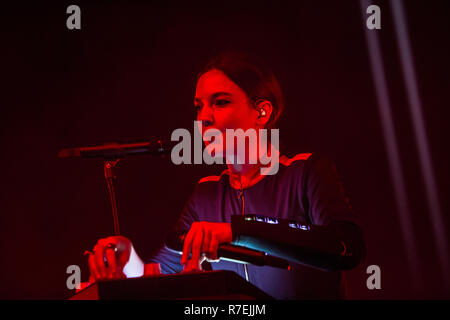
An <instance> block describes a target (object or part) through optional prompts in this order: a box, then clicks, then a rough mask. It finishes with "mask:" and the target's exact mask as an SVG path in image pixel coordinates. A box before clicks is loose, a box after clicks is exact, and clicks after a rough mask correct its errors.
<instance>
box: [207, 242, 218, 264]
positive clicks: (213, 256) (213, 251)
mask: <svg viewBox="0 0 450 320" xmlns="http://www.w3.org/2000/svg"><path fill="white" fill-rule="evenodd" d="M218 248H219V242H218V241H217V239H216V238H213V239H212V240H211V242H210V244H209V248H208V258H209V259H210V260H217V249H218Z"/></svg>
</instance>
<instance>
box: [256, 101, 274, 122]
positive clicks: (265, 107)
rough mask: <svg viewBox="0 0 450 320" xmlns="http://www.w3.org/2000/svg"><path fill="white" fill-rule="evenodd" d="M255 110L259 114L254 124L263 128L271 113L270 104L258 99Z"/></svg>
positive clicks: (271, 107)
mask: <svg viewBox="0 0 450 320" xmlns="http://www.w3.org/2000/svg"><path fill="white" fill-rule="evenodd" d="M255 108H256V110H257V111H258V112H259V115H258V118H257V119H256V124H257V125H260V126H261V127H263V128H264V127H265V126H266V124H267V123H268V122H269V119H270V116H271V115H272V112H273V106H272V103H271V102H270V101H269V100H265V99H259V100H257V101H256V102H255Z"/></svg>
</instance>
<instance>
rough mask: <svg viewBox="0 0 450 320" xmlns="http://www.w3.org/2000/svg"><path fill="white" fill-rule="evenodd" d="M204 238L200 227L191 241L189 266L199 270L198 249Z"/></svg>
mask: <svg viewBox="0 0 450 320" xmlns="http://www.w3.org/2000/svg"><path fill="white" fill-rule="evenodd" d="M203 238H204V232H203V229H200V230H199V231H198V232H197V233H196V236H195V238H194V240H193V242H192V257H191V261H190V264H191V268H192V269H193V270H199V261H200V253H201V252H200V250H201V248H202V244H203Z"/></svg>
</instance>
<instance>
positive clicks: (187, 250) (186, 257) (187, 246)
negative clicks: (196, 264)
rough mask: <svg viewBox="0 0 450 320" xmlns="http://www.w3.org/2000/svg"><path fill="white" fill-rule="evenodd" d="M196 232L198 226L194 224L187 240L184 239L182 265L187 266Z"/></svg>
mask: <svg viewBox="0 0 450 320" xmlns="http://www.w3.org/2000/svg"><path fill="white" fill-rule="evenodd" d="M196 232H197V224H195V223H194V224H192V226H191V229H189V232H188V233H187V235H186V238H184V243H183V254H182V255H181V264H186V262H187V261H188V260H189V254H190V253H191V248H192V240H193V239H194V237H195V233H196Z"/></svg>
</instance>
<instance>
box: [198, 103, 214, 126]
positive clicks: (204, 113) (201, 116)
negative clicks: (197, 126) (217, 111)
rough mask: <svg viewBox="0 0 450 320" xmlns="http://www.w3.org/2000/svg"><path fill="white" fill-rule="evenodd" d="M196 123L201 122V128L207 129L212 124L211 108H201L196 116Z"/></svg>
mask: <svg viewBox="0 0 450 320" xmlns="http://www.w3.org/2000/svg"><path fill="white" fill-rule="evenodd" d="M197 121H201V122H202V126H203V127H209V126H211V125H212V124H213V123H214V116H213V111H212V108H209V107H203V108H201V110H200V112H199V113H198V115H197Z"/></svg>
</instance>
